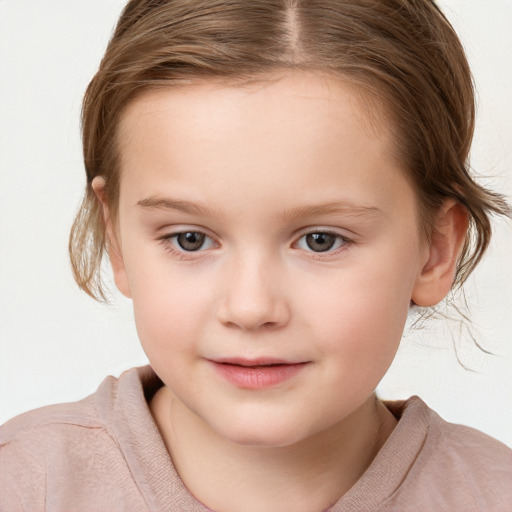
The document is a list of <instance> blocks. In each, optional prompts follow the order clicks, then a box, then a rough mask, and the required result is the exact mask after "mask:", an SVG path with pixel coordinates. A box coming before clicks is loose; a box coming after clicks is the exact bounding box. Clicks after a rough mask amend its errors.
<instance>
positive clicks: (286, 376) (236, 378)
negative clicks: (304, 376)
mask: <svg viewBox="0 0 512 512" xmlns="http://www.w3.org/2000/svg"><path fill="white" fill-rule="evenodd" d="M210 363H211V364H212V365H213V367H214V369H215V370H216V372H217V374H218V375H220V376H221V377H222V378H223V380H225V381H227V382H229V383H230V384H232V385H234V386H236V387H238V388H241V389H252V390H257V389H265V388H270V387H275V386H278V385H279V384H283V383H285V382H286V381H288V380H290V379H292V378H294V377H296V376H297V375H298V374H299V373H301V371H302V370H303V369H304V368H305V367H306V366H307V365H308V364H309V361H308V362H302V361H300V362H294V361H286V360H282V359H275V358H258V359H243V358H228V359H224V358H223V359H218V360H210Z"/></svg>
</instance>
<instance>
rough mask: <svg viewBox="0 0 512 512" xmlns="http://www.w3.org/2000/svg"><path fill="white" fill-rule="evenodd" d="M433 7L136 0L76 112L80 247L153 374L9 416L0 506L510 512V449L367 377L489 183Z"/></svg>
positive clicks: (95, 282)
mask: <svg viewBox="0 0 512 512" xmlns="http://www.w3.org/2000/svg"><path fill="white" fill-rule="evenodd" d="M473 105H474V100H473V90H472V86H471V77H470V72H469V69H468V66H467V62H466V60H465V57H464V53H463V51H462V48H461V46H460V43H459V41H458V39H457V37H456V36H455V34H454V32H453V30H452V28H451V26H450V25H449V23H448V22H447V21H446V19H445V18H444V16H443V15H442V14H441V12H440V11H439V10H438V8H437V7H436V5H435V3H433V2H431V1H428V0H380V1H379V2H374V1H369V0H351V1H341V0H334V1H331V2H327V1H322V2H316V1H306V0H305V1H299V0H297V1H293V0H288V1H285V0H282V1H258V2H248V1H247V0H245V1H242V0H229V1H228V0H216V1H212V0H209V1H207V2H206V1H198V0H195V1H191V0H187V1H185V0H179V1H178V0H132V1H131V2H129V3H128V5H127V7H126V8H125V10H124V12H123V14H122V16H121V18H120V20H119V23H118V25H117V28H116V31H115V34H114V36H113V38H112V40H111V42H110V44H109V47H108V49H107V52H106V55H105V57H104V59H103V61H102V63H101V66H100V70H99V72H98V74H97V75H96V76H95V77H94V79H93V80H92V82H91V84H90V86H89V88H88V90H87V93H86V96H85V100H84V106H83V139H84V158H85V166H86V172H87V184H88V185H87V193H86V197H85V198H84V202H83V205H82V208H81V209H80V211H79V213H78V215H77V217H76V221H75V224H74V226H73V230H72V234H71V241H70V250H71V258H72V263H73V270H74V273H75V277H76V280H77V282H78V284H79V285H80V287H81V288H83V289H84V290H85V291H86V292H88V293H89V294H91V295H93V296H95V297H97V298H102V297H104V289H103V287H102V284H101V280H100V274H99V267H100V263H101V261H102V258H103V255H104V252H105V251H108V256H109V260H110V263H111V265H112V269H113V273H114V277H115V282H116V285H117V287H118V288H119V290H120V291H121V292H122V293H123V294H124V295H126V296H127V297H130V298H131V299H132V300H133V306H134V313H135V319H136V324H137V330H138V334H139V337H140V340H141V343H142V346H143V348H144V350H145V352H146V354H147V356H148V358H149V361H150V363H151V366H148V367H144V368H136V369H132V370H129V371H128V372H126V373H124V374H123V375H122V376H121V377H120V378H119V379H114V378H112V377H110V378H107V379H106V380H105V381H104V382H103V383H102V384H101V386H100V388H99V389H98V391H97V392H96V393H95V394H94V395H92V396H90V397H88V398H86V399H84V400H82V401H80V402H76V403H73V404H64V405H57V406H51V407H48V408H44V409H40V410H38V411H34V412H31V413H28V414H25V415H22V416H19V417H18V418H15V419H14V420H12V421H10V422H8V423H7V424H6V425H5V426H4V427H3V428H2V435H1V452H0V456H1V463H0V468H1V470H2V474H1V480H0V484H1V488H0V490H1V494H0V510H2V511H4V510H5V511H10V510H29V511H34V510H35V511H37V510H46V509H48V510H63V511H64V510H65V511H69V510H77V511H82V510H83V511H96V510H98V511H99V510H102V511H106V510H109V511H111V510H129V511H136V510H154V511H157V510H158V511H159V510H170V511H175V510H190V511H206V510H209V509H210V510H215V511H228V512H229V511H249V512H250V511H320V510H326V509H329V510H332V511H338V510H339V511H341V510H343V511H345V510H354V511H361V510H379V511H391V510H425V511H437V510H461V511H462V510H464V511H466V510H486V511H487V510H489V511H498V510H508V509H510V507H511V505H512V491H511V487H512V486H511V485H510V483H511V479H512V452H511V451H510V450H509V449H508V448H507V447H505V446H504V445H502V444H501V443H499V442H497V441H495V440H493V439H491V438H489V437H487V436H485V435H484V434H481V433H479V432H477V431H475V430H473V429H470V428H467V427H462V426H457V425H452V424H449V423H446V422H445V421H443V420H442V419H441V418H440V417H439V416H437V415H436V413H435V412H433V411H432V410H430V409H429V408H428V407H427V406H426V405H425V404H424V403H423V402H422V401H421V400H420V399H419V398H411V399H409V400H408V401H406V402H392V403H383V402H381V401H379V400H378V399H377V398H376V396H375V393H374V390H375V387H376V386H377V384H378V382H379V381H380V379H381V378H382V377H383V375H384V374H385V372H386V370H387V368H388V367H389V365H390V364H391V361H392V359H393V357H394V355H395V352H396V350H397V347H398V345H399V342H400V338H401V334H402V331H403V328H404V324H405V320H406V316H407V313H408V311H409V309H410V307H411V305H412V306H415V305H416V306H420V307H430V306H433V305H435V304H437V303H438V302H439V301H441V300H442V299H443V298H444V297H445V296H446V295H447V293H448V292H449V291H450V289H451V288H452V287H454V286H459V285H460V284H462V283H463V282H464V280H465V279H466V278H467V276H468V275H469V273H470V272H471V271H472V269H473V268H474V266H475V265H476V264H477V263H478V261H479V260H480V258H481V256H482V254H483V253H484V251H485V249H486V247H487V245H488V243H489V239H490V224H489V215H490V214H491V213H496V214H507V213H508V211H509V210H508V206H507V204H506V203H505V201H504V200H503V199H502V198H501V197H500V196H498V195H496V194H493V193H491V192H489V191H487V190H485V189H484V188H482V187H480V186H479V185H477V184H476V183H475V182H474V181H473V180H472V178H471V177H470V175H469V174H468V172H467V157H468V153H469V148H470V143H471V137H472V131H473V123H474V106H473Z"/></svg>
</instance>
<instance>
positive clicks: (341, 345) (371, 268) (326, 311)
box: [303, 252, 414, 367]
mask: <svg viewBox="0 0 512 512" xmlns="http://www.w3.org/2000/svg"><path fill="white" fill-rule="evenodd" d="M367 263H368V264H364V265H360V266H357V267H356V266H354V267H353V268H351V269H349V270H347V271H346V272H343V273H340V274H339V275H333V278H332V279H331V280H330V282H329V283H326V285H327V288H324V289H323V290H321V289H320V288H317V289H315V291H314V292H313V294H311V293H310V294H309V296H308V297H306V296H304V299H303V300H305V301H307V302H308V304H309V307H310V311H311V313H310V316H311V318H316V321H315V325H316V327H315V329H316V331H317V332H318V334H319V335H320V336H321V338H322V339H324V340H326V345H325V349H326V351H329V352H330V353H331V354H334V355H335V357H338V358H339V359H340V358H343V359H346V360H351V361H353V362H354V363H355V362H356V361H357V362H359V364H361V363H365V361H368V362H369V366H368V367H371V366H379V365H380V364H382V363H383V364H384V365H388V364H390V363H391V361H392V359H393V357H394V354H395V352H396V349H397V348H398V344H399V343H400V339H401V336H402V332H403V329H404V325H405V322H406V319H407V313H408V310H409V306H410V299H411V291H412V285H413V281H414V278H413V276H414V272H413V271H412V270H411V271H410V272H409V273H407V272H404V269H407V268H410V263H409V266H408V263H407V258H406V257H404V258H401V257H400V256H399V255H397V254H392V253H391V254H390V255H389V258H386V254H385V253H382V252H381V253H380V257H379V258H378V259H376V260H375V261H373V262H367Z"/></svg>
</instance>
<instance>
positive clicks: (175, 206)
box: [137, 196, 384, 220]
mask: <svg viewBox="0 0 512 512" xmlns="http://www.w3.org/2000/svg"><path fill="white" fill-rule="evenodd" d="M137 205H138V206H142V207H143V208H148V209H159V210H175V211H179V212H183V213H187V214H190V215H201V216H205V217H208V216H214V215H215V214H216V211H214V210H211V209H210V208H208V207H207V206H206V205H204V204H202V203H194V202H191V201H184V200H181V199H172V198H167V197H158V196H151V197H148V198H146V199H141V200H140V201H138V202H137ZM336 214H338V215H340V214H341V215H353V216H358V217H374V216H380V215H384V213H383V212H382V210H380V209H379V208H377V207H375V206H364V205H358V204H355V203H353V202H351V201H347V200H344V201H337V202H328V203H322V204H318V205H304V206H298V207H295V208H291V209H288V210H285V211H283V212H282V213H281V214H280V218H281V219H282V220H296V219H300V218H303V217H314V216H320V215H336Z"/></svg>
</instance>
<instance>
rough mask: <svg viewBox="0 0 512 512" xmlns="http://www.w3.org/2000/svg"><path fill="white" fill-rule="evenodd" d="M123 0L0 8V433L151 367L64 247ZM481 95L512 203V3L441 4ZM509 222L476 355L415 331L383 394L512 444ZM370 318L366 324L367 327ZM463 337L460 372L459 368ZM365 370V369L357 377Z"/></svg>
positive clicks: (491, 162)
mask: <svg viewBox="0 0 512 512" xmlns="http://www.w3.org/2000/svg"><path fill="white" fill-rule="evenodd" d="M123 3H124V1H121V0H0V423H3V422H4V421H6V420H7V419H9V418H10V417H12V416H14V415H16V414H19V413H21V412H24V411H26V410H28V409H32V408H35V407H39V406H42V405H46V404H50V403H57V402H65V401H72V400H77V399H80V398H82V397H84V396H85V395H87V394H90V393H92V392H93V391H94V390H95V389H96V388H97V386H98V385H99V383H100V382H101V380H102V379H103V378H104V377H105V376H106V375H108V374H113V375H116V376H117V375H119V374H120V373H121V372H122V371H123V370H124V369H127V368H130V367H132V366H135V365H142V364H145V363H146V358H145V355H144V354H143V352H142V350H141V348H140V347H139V343H138V340H137V336H136V332H135V328H134V325H133V319H132V313H131V304H130V302H129V301H128V300H126V299H123V298H122V297H120V296H115V300H114V303H113V305H111V306H104V305H100V304H96V303H95V302H94V301H93V300H92V299H90V298H89V297H87V296H86V295H85V294H84V293H82V292H80V291H79V290H78V288H77V287H76V285H75V284H74V282H73V280H72V276H71V271H70V268H69V263H68V255H67V237H68V231H69V228H70V225H71V222H72V219H73V215H74V213H75V211H76V208H77V206H78V204H79V201H80V198H81V194H82V190H83V187H84V184H85V176H84V172H83V164H82V161H81V147H80V136H79V121H78V119H79V109H80V101H81V97H82V95H83V92H84V90H85V87H86V85H87V83H88V81H89V80H90V78H91V77H92V75H93V74H94V72H95V70H96V68H97V66H98V64H99V61H100V58H101V56H102V53H103V51H104V49H105V46H106V43H107V41H108V38H109V35H110V33H111V30H112V28H113V26H114V23H115V20H116V18H117V16H118V14H119V12H120V10H121V8H122V5H123ZM439 3H440V5H441V6H442V7H443V9H444V10H445V12H446V14H447V16H448V18H449V19H450V20H451V22H452V23H453V25H454V26H455V28H456V30H457V31H458V32H459V34H460V36H461V37H462V40H463V43H464V45H465V47H466V50H467V52H468V55H469V59H470V63H471V64H472V67H473V72H474V75H475V81H476V85H477V89H478V91H479V101H478V105H479V108H478V116H479V117H478V126H477V133H476V139H475V144H474V147H473V152H472V164H473V167H474V168H476V169H477V170H478V172H479V173H481V174H483V175H484V178H483V183H484V184H486V185H487V186H491V187H492V188H494V189H496V190H499V191H501V192H503V193H505V194H506V195H507V196H508V197H509V198H510V197H511V196H512V121H511V120H512V64H511V60H510V51H511V50H512V31H511V30H510V26H511V23H512V1H511V0H487V1H485V2H484V1H482V0H443V1H441V2H439ZM511 231H512V230H511V223H508V224H507V223H506V222H503V221H502V222H500V223H498V224H497V226H496V236H495V238H494V241H493V244H492V248H491V250H490V251H489V254H488V256H487V257H486V259H485V261H484V262H483V264H482V265H481V266H480V268H479V269H478V271H477V273H476V274H475V275H474V278H473V279H472V280H471V282H470V283H469V286H468V287H467V295H468V299H469V302H470V305H471V306H472V309H471V311H472V313H471V319H472V322H473V326H474V327H475V328H476V330H477V339H478V340H479V341H480V342H481V343H482V344H483V345H484V346H485V347H486V348H488V349H489V350H491V351H492V352H493V353H494V354H495V355H494V356H486V355H485V354H483V353H482V352H479V351H478V350H476V349H474V348H473V347H472V344H471V342H470V341H469V335H468V332H467V331H466V330H462V333H460V334H459V333H458V325H457V324H456V323H452V324H447V323H445V322H444V321H434V322H431V323H430V326H429V327H427V328H426V329H423V330H421V331H416V332H412V333H409V334H407V336H406V337H405V339H404V341H403V343H402V346H401V348H400V350H399V353H398V356H397V359H396V360H395V362H394V364H393V366H392V368H391V370H390V372H389V373H388V375H387V376H386V377H385V379H384V380H383V382H382V384H381V386H380V388H379V391H380V394H381V396H382V397H384V398H389V399H390V398H405V397H408V396H409V395H412V394H418V395H420V396H421V397H422V398H423V399H424V400H425V401H426V402H427V403H428V405H430V406H431V407H433V408H434V409H435V410H437V411H438V412H439V413H440V414H441V415H442V416H443V417H445V418H446V419H448V420H450V421H454V422H458V423H464V424H467V425H471V426H474V427H476V428H478V429H480V430H483V431H484V432H487V433H489V434H490V435H492V436H494V437H496V438H498V439H500V440H502V441H504V442H505V443H507V444H508V445H509V446H512V405H511V404H512V335H511V331H512V235H511ZM371 314H372V312H371V311H368V320H369V321H371ZM454 340H455V343H456V344H458V345H460V346H459V354H460V357H461V358H462V359H463V361H464V362H465V363H466V364H467V365H470V366H471V367H472V368H473V370H476V371H473V372H468V371H466V370H464V369H463V368H462V367H461V366H460V365H459V364H458V362H457V359H456V356H455V351H454V348H453V347H454ZM361 371H364V368H362V369H361Z"/></svg>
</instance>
